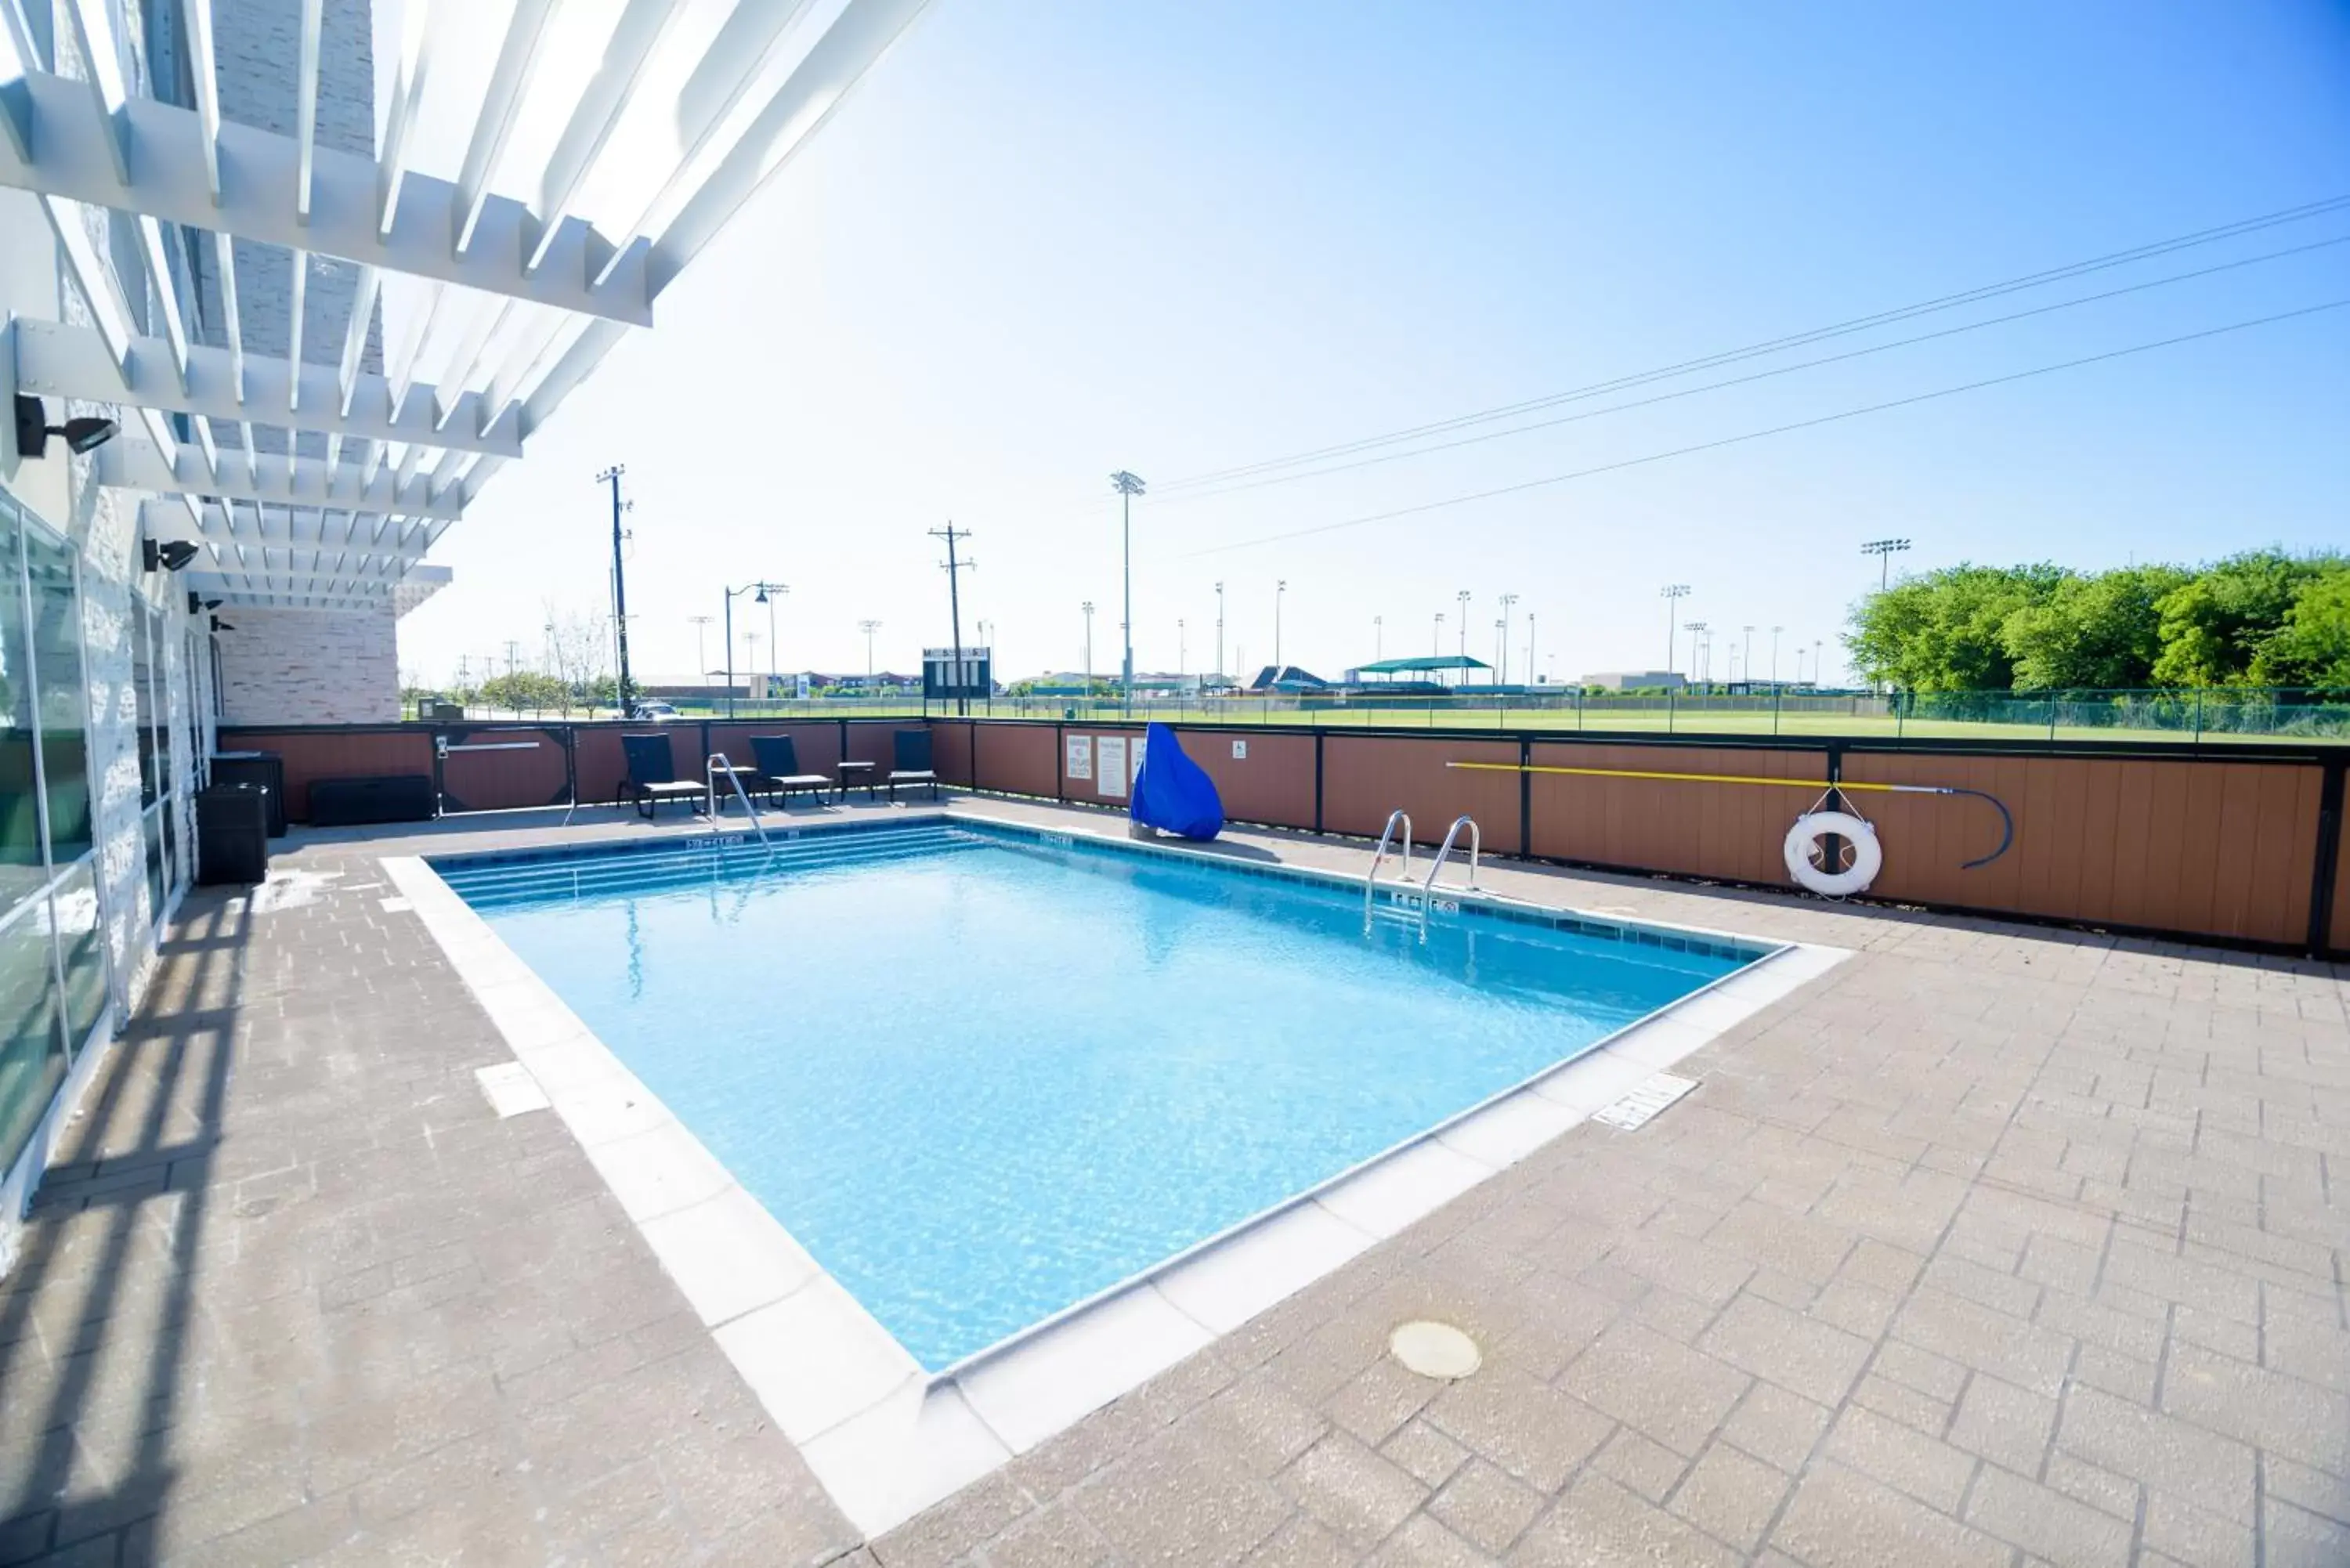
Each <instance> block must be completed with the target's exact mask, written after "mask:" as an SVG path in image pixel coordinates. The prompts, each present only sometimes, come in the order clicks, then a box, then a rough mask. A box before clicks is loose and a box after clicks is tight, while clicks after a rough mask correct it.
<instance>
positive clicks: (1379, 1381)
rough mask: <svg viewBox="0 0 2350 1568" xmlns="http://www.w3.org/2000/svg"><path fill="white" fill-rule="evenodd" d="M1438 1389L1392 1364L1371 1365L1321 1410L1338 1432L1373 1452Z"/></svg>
mask: <svg viewBox="0 0 2350 1568" xmlns="http://www.w3.org/2000/svg"><path fill="white" fill-rule="evenodd" d="M1441 1386H1442V1385H1440V1384H1438V1383H1434V1382H1431V1381H1430V1380H1429V1379H1428V1378H1425V1377H1420V1376H1414V1375H1413V1374H1411V1373H1409V1372H1407V1371H1405V1370H1404V1369H1403V1368H1402V1367H1401V1366H1398V1365H1397V1364H1396V1363H1395V1362H1393V1361H1375V1362H1373V1363H1372V1364H1371V1365H1370V1366H1368V1367H1367V1368H1365V1369H1364V1370H1363V1371H1362V1372H1361V1373H1359V1374H1358V1375H1357V1376H1356V1377H1355V1378H1354V1379H1353V1380H1352V1381H1350V1382H1348V1383H1347V1386H1345V1387H1343V1388H1341V1389H1339V1390H1338V1391H1337V1392H1336V1394H1333V1395H1331V1396H1330V1397H1329V1398H1328V1399H1327V1400H1326V1401H1325V1402H1324V1404H1323V1407H1322V1408H1323V1411H1324V1413H1325V1414H1326V1415H1327V1416H1328V1417H1330V1419H1331V1420H1332V1421H1334V1422H1336V1424H1337V1426H1338V1428H1339V1429H1340V1430H1342V1431H1345V1432H1347V1433H1349V1434H1351V1435H1352V1436H1354V1437H1356V1438H1360V1439H1362V1440H1363V1441H1364V1442H1366V1443H1368V1444H1370V1445H1372V1446H1373V1447H1374V1448H1376V1447H1377V1446H1378V1445H1379V1444H1381V1443H1384V1442H1386V1441H1387V1440H1388V1436H1389V1435H1390V1434H1391V1433H1393V1432H1394V1431H1396V1429H1397V1428H1400V1427H1401V1426H1402V1425H1403V1424H1404V1423H1405V1422H1406V1421H1409V1420H1410V1419H1411V1418H1412V1417H1414V1416H1416V1415H1418V1414H1419V1411H1420V1408H1421V1407H1423V1406H1425V1405H1426V1404H1427V1403H1428V1402H1429V1401H1430V1399H1433V1398H1435V1397H1436V1395H1437V1391H1438V1389H1439V1388H1440V1387H1441Z"/></svg>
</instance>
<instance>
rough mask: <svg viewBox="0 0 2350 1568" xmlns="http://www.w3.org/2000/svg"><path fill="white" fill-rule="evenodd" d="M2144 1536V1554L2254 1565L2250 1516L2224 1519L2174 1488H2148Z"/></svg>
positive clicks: (2218, 1567) (2222, 1565) (2226, 1567)
mask: <svg viewBox="0 0 2350 1568" xmlns="http://www.w3.org/2000/svg"><path fill="white" fill-rule="evenodd" d="M2143 1540H2144V1542H2145V1545H2146V1548H2147V1555H2153V1554H2155V1553H2160V1554H2161V1555H2163V1556H2165V1557H2167V1558H2170V1559H2173V1560H2175V1561H2177V1562H2179V1563H2189V1564H2192V1565H2193V1568H2255V1565H2256V1564H2257V1563H2259V1538H2258V1536H2257V1534H2256V1533H2255V1532H2254V1531H2253V1529H2252V1526H2251V1521H2249V1520H2244V1521H2237V1520H2233V1519H2223V1518H2221V1517H2220V1515H2218V1514H2216V1513H2211V1512H2209V1511H2205V1510H2203V1509H2199V1508H2197V1507H2196V1506H2195V1505H2194V1504H2192V1503H2190V1502H2188V1501H2185V1500H2184V1499H2183V1498H2182V1497H2181V1496H2180V1495H2179V1494H2178V1492H2177V1491H2176V1490H2161V1489H2153V1488H2149V1489H2148V1490H2147V1500H2146V1521H2145V1527H2144V1532H2143Z"/></svg>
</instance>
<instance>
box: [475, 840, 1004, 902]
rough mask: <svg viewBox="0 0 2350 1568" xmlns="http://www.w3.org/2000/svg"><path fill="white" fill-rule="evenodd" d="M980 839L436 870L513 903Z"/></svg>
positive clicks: (750, 848)
mask: <svg viewBox="0 0 2350 1568" xmlns="http://www.w3.org/2000/svg"><path fill="white" fill-rule="evenodd" d="M978 844H979V841H978V840H977V839H974V838H972V837H971V836H968V835H964V834H958V833H953V832H951V831H947V830H944V829H931V828H906V829H902V830H899V829H892V830H889V831H887V832H855V833H811V834H807V835H806V836H802V837H798V838H789V839H785V838H778V839H775V840H774V841H773V842H771V843H770V844H768V845H766V846H761V845H760V844H758V843H756V842H749V843H744V844H740V845H726V846H718V847H714V848H713V847H709V846H698V847H694V848H681V849H678V850H675V851H668V850H663V851H657V852H644V851H636V852H630V853H628V854H620V855H607V856H594V855H589V856H584V857H578V858H570V857H565V858H550V859H546V860H523V861H511V862H505V863H501V864H494V865H485V866H479V867H467V866H463V865H454V866H450V867H444V868H442V871H441V875H442V879H443V880H445V881H446V882H447V883H448V884H449V886H450V887H451V888H453V889H454V890H455V891H456V892H457V894H458V895H459V896H460V897H462V898H464V899H465V900H466V901H467V902H468V903H470V904H473V905H474V906H476V907H493V906H511V905H515V904H520V903H532V902H546V901H550V900H557V899H564V900H567V899H572V898H595V897H602V896H608V895H611V894H615V893H629V892H659V891H671V890H674V889H676V888H688V887H699V886H706V885H708V884H710V883H712V882H730V883H731V882H743V881H750V880H754V879H757V878H760V877H770V876H780V875H789V874H792V873H806V872H814V871H823V870H830V869H834V868H837V867H852V866H862V865H872V864H879V863H882V862H887V861H896V860H906V859H913V858H919V857H928V856H935V855H940V854H949V853H953V852H955V851H958V850H962V849H966V848H972V847H976V846H978Z"/></svg>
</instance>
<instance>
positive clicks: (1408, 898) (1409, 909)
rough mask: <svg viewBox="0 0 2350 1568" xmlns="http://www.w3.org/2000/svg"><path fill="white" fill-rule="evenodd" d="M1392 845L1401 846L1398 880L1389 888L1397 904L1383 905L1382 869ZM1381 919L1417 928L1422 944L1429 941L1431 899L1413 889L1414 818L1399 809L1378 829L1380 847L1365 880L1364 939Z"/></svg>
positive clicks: (1391, 883) (1372, 859)
mask: <svg viewBox="0 0 2350 1568" xmlns="http://www.w3.org/2000/svg"><path fill="white" fill-rule="evenodd" d="M1399 827H1400V828H1401V829H1402V832H1401V833H1400V835H1399V834H1398V832H1397V829H1398V828H1399ZM1390 844H1395V845H1399V846H1400V848H1401V853H1402V863H1401V867H1400V868H1399V871H1398V874H1397V877H1396V879H1395V880H1394V881H1393V882H1390V883H1389V884H1388V888H1389V889H1390V890H1391V891H1393V892H1394V893H1395V894H1396V898H1397V901H1396V902H1393V903H1385V904H1383V903H1381V902H1379V867H1381V866H1383V865H1385V864H1386V863H1387V857H1388V845H1390ZM1415 904H1416V905H1417V906H1418V908H1417V909H1414V908H1413V906H1414V905H1415ZM1381 919H1385V920H1391V921H1396V922H1399V923H1409V924H1416V925H1418V926H1419V940H1421V941H1423V942H1424V941H1426V940H1428V896H1427V892H1426V890H1425V889H1424V888H1423V889H1415V888H1413V887H1412V885H1411V818H1410V816H1409V815H1407V814H1406V813H1405V812H1404V811H1403V810H1402V808H1400V807H1399V808H1397V809H1396V810H1394V811H1391V812H1389V813H1388V825H1387V826H1385V827H1383V828H1381V829H1379V846H1378V849H1376V850H1374V851H1373V852H1372V854H1371V869H1370V872H1369V874H1368V875H1367V876H1365V877H1364V878H1363V935H1365V936H1369V935H1370V934H1371V929H1372V922H1374V921H1376V920H1381Z"/></svg>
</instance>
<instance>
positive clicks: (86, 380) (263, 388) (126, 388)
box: [16, 319, 522, 457]
mask: <svg viewBox="0 0 2350 1568" xmlns="http://www.w3.org/2000/svg"><path fill="white" fill-rule="evenodd" d="M237 361H238V356H236V355H235V354H234V353H233V352H232V351H231V350H229V349H226V348H212V347H210V346H209V345H205V344H201V343H199V344H196V345H194V346H192V348H190V349H189V350H188V375H187V380H186V383H185V385H182V383H181V381H180V379H179V378H178V377H177V376H176V375H174V374H172V369H171V362H172V346H171V345H170V344H168V343H165V342H164V341H162V340H161V338H155V337H134V338H132V339H131V341H130V363H129V367H128V369H127V370H125V369H120V368H118V367H117V366H116V364H115V362H114V355H113V353H112V351H111V350H110V349H109V348H108V347H107V344H106V339H105V338H104V337H101V336H99V333H98V332H96V331H95V330H93V329H92V328H90V327H61V326H58V325H57V324H56V323H54V322H47V321H28V320H22V319H20V320H18V322H17V323H16V384H17V387H18V388H19V389H21V390H23V391H26V392H31V393H33V394H35V395H36V396H39V397H45V398H79V399H83V400H87V401H88V402H93V403H113V404H117V405H119V406H122V407H129V408H142V409H161V410H163V411H164V412H166V413H174V414H194V415H198V416H201V417H203V418H204V419H207V420H232V421H248V420H249V421H255V422H258V423H261V424H274V425H283V426H285V427H286V428H287V429H290V430H297V431H316V432H317V433H318V434H321V435H329V436H341V437H343V438H345V439H347V440H357V441H421V442H422V443H424V444H426V445H428V446H446V447H454V448H457V449H459V450H461V451H464V452H494V453H496V454H498V455H499V456H502V457H520V456H521V455H522V442H521V441H519V440H518V439H516V438H515V436H514V435H513V434H512V433H511V430H512V423H511V421H509V422H508V426H507V430H506V431H504V432H499V433H493V434H486V435H485V434H484V433H483V432H482V431H481V429H480V423H481V410H482V403H483V400H482V397H481V394H479V393H476V392H467V393H465V394H463V396H461V397H460V398H458V399H457V400H456V401H455V402H454V403H453V404H452V405H451V407H450V410H449V412H448V416H447V417H446V418H445V419H444V418H443V417H442V412H441V410H440V405H439V396H438V393H437V391H436V389H433V388H432V387H426V386H418V387H413V388H411V389H410V391H409V397H408V400H407V403H406V405H405V406H404V407H400V408H395V407H394V406H393V404H392V400H391V383H390V381H388V380H386V379H384V378H383V377H381V376H375V375H367V374H359V375H356V376H354V377H353V378H352V381H351V389H350V399H349V408H348V411H338V405H339V404H340V403H341V401H342V398H341V396H340V395H339V392H338V386H337V380H338V372H337V370H336V369H335V368H334V367H332V366H328V365H304V366H302V367H300V377H301V381H302V386H301V389H300V394H299V396H298V398H297V397H296V394H295V391H294V389H293V385H292V381H293V377H294V372H295V369H296V367H295V366H294V365H293V364H292V363H291V362H290V361H288V360H285V359H280V358H276V357H275V356H272V355H265V354H249V355H246V356H244V375H243V378H242V379H240V378H239V376H238V373H237V371H238V363H237ZM289 404H291V405H293V407H292V409H291V410H290V411H289V410H288V405H289Z"/></svg>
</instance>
